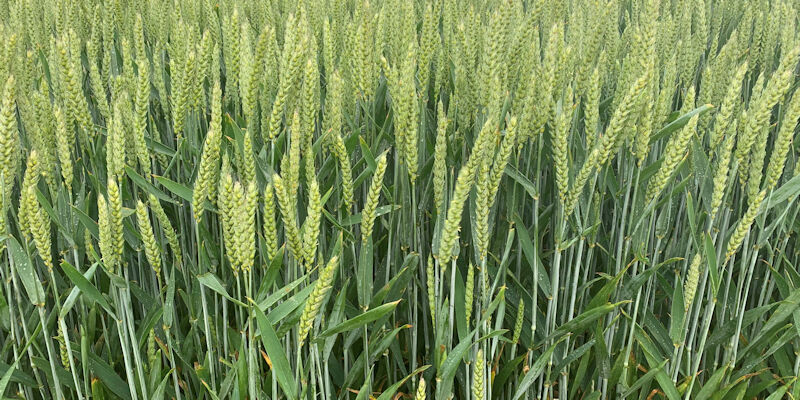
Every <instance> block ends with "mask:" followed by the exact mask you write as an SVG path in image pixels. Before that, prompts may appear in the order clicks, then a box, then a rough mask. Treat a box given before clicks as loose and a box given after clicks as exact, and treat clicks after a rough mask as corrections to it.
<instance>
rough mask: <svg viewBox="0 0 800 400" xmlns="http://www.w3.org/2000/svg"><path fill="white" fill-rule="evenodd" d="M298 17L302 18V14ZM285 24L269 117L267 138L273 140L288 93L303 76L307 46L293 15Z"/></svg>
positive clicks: (300, 26) (301, 26) (278, 130)
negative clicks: (274, 93) (275, 88)
mask: <svg viewBox="0 0 800 400" xmlns="http://www.w3.org/2000/svg"><path fill="white" fill-rule="evenodd" d="M300 19H301V21H302V20H303V18H302V16H301V18H300ZM286 26H287V31H286V38H285V41H284V46H283V53H282V55H281V77H280V83H279V84H278V93H277V94H276V95H275V101H274V102H273V103H272V111H271V112H270V118H269V126H268V132H269V134H268V138H269V140H275V138H277V137H278V134H279V133H280V128H281V119H282V118H283V112H284V107H285V105H286V103H287V102H288V100H289V95H290V94H291V93H292V91H293V90H294V89H296V86H297V85H298V83H299V82H300V80H301V78H302V76H303V65H304V64H303V61H304V60H305V55H306V52H307V48H308V37H307V36H306V35H305V32H304V31H303V24H302V23H297V21H296V19H295V17H294V16H293V15H290V16H289V18H288V19H287V20H286Z"/></svg>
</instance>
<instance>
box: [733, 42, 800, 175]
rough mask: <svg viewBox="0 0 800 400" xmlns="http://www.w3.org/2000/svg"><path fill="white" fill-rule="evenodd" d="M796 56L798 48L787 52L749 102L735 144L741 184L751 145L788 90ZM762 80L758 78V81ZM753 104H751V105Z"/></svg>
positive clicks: (746, 168) (746, 169)
mask: <svg viewBox="0 0 800 400" xmlns="http://www.w3.org/2000/svg"><path fill="white" fill-rule="evenodd" d="M798 56H800V47H795V48H794V49H792V50H791V51H788V52H787V54H785V55H784V56H783V57H782V59H781V64H780V66H779V67H778V70H777V71H775V73H774V76H773V77H772V78H771V79H769V81H768V82H767V86H766V87H765V88H764V90H763V92H761V94H760V96H758V97H757V98H755V94H754V95H753V97H754V98H755V100H752V101H751V105H750V108H749V109H748V116H747V117H748V118H747V119H746V120H745V121H746V125H745V126H744V131H743V133H742V135H741V136H740V138H739V140H738V141H737V143H736V160H737V161H738V162H739V171H740V172H742V174H741V175H740V178H741V179H742V183H745V180H746V178H747V172H748V171H750V169H749V168H748V166H749V163H750V158H749V155H750V152H751V147H752V146H753V143H755V141H756V136H757V135H758V133H759V132H761V128H762V127H764V126H765V125H766V124H767V123H768V122H769V117H770V114H771V112H772V108H773V107H774V106H775V104H777V103H778V102H779V101H780V99H781V98H783V96H784V94H786V92H787V91H788V90H789V86H790V83H791V81H792V75H793V73H794V69H795V66H796V64H797V59H798ZM762 78H763V74H762V76H760V77H759V80H761V79H762ZM758 87H759V84H758V81H757V82H756V85H755V87H754V89H753V90H754V91H755V90H756V89H757V88H758ZM753 102H754V103H755V104H752V103H753Z"/></svg>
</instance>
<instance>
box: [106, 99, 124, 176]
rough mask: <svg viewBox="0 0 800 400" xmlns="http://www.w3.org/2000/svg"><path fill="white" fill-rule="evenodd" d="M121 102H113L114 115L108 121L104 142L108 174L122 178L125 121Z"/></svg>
mask: <svg viewBox="0 0 800 400" xmlns="http://www.w3.org/2000/svg"><path fill="white" fill-rule="evenodd" d="M121 103H123V102H122V101H116V102H114V115H113V117H112V118H111V121H109V129H108V140H107V141H106V165H108V174H109V175H114V176H122V174H124V173H125V143H126V141H125V121H124V117H123V114H122V112H123V110H124V109H123V108H121V107H124V105H123V104H121Z"/></svg>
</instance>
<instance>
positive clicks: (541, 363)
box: [513, 336, 567, 400]
mask: <svg viewBox="0 0 800 400" xmlns="http://www.w3.org/2000/svg"><path fill="white" fill-rule="evenodd" d="M566 338H567V337H566V336H564V337H562V338H561V339H559V340H558V341H557V342H555V343H553V344H552V345H550V347H548V348H547V350H546V351H545V352H544V353H543V354H542V355H540V356H539V357H538V358H537V359H536V361H534V362H533V366H532V367H531V369H530V370H528V373H526V374H525V377H524V378H522V381H520V383H519V385H518V386H517V391H516V392H514V397H513V399H514V400H517V399H519V398H520V397H522V396H524V395H525V392H527V391H528V388H529V387H530V386H531V385H532V384H533V381H534V380H535V379H536V378H538V377H539V375H541V374H542V372H543V371H544V367H545V365H546V364H547V363H548V362H549V361H550V356H551V355H553V351H554V350H555V349H556V346H557V345H558V344H559V343H561V341H562V340H564V339H566Z"/></svg>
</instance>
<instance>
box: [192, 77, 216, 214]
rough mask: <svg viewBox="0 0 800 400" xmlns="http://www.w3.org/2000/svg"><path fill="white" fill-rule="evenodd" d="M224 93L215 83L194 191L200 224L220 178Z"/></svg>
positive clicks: (196, 212)
mask: <svg viewBox="0 0 800 400" xmlns="http://www.w3.org/2000/svg"><path fill="white" fill-rule="evenodd" d="M221 109H222V92H221V90H220V86H219V82H214V89H213V94H212V106H211V110H212V111H211V122H210V123H209V126H208V134H207V135H206V140H205V142H204V143H203V154H202V155H201V156H200V166H199V167H198V171H197V179H195V182H194V190H193V191H192V211H193V215H194V218H195V220H196V221H198V222H199V220H200V217H201V216H202V214H203V210H204V205H203V203H204V201H205V200H206V199H207V198H211V195H210V192H212V191H213V190H214V188H215V187H216V186H217V184H216V180H217V177H218V176H219V159H220V154H219V151H220V145H221V141H222V131H221V129H220V124H221V121H219V120H220V119H221V118H222V110H221Z"/></svg>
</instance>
